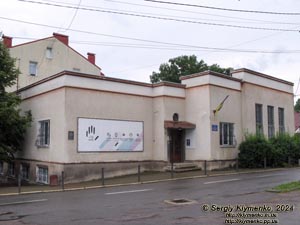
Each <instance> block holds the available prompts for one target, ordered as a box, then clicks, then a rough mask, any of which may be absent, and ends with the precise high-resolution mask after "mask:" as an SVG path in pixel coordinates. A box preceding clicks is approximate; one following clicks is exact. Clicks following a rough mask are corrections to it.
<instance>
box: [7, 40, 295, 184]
mask: <svg viewBox="0 0 300 225" xmlns="http://www.w3.org/2000/svg"><path fill="white" fill-rule="evenodd" d="M65 37H66V36H65ZM49 43H52V45H50V46H52V51H53V52H52V58H51V59H47V54H48V53H47V48H48V46H49ZM28 49H31V50H30V52H33V53H32V54H29V53H28ZM56 49H57V51H58V52H56ZM10 51H11V55H12V56H13V57H15V58H17V59H20V60H19V61H18V60H17V61H16V63H18V62H20V64H19V68H20V69H21V71H22V74H21V75H20V77H19V83H18V85H19V86H18V93H20V95H21V97H22V100H23V101H22V104H21V107H22V110H24V111H26V110H31V112H32V115H33V119H34V120H33V122H32V125H31V127H30V128H29V129H28V132H27V134H26V141H25V143H24V149H23V151H22V152H21V153H20V154H19V155H18V160H17V162H16V164H17V165H21V170H22V174H24V175H23V177H24V178H26V179H28V180H30V181H37V182H42V183H49V182H50V176H51V175H57V176H60V174H61V172H62V171H64V172H65V174H66V179H67V180H66V181H67V182H73V181H78V180H89V179H97V178H99V177H101V168H105V171H106V176H117V175H123V174H129V173H134V172H136V170H137V165H141V168H142V170H163V168H164V167H165V166H167V165H169V164H170V162H172V161H173V162H176V163H181V162H193V163H195V164H197V165H198V166H199V167H202V166H203V162H204V160H207V161H214V160H222V161H223V162H224V165H225V164H226V163H225V162H229V163H227V164H226V165H229V164H230V163H234V160H235V159H236V157H237V155H238V145H239V144H240V143H241V141H242V140H243V138H244V135H245V134H246V133H256V132H263V133H264V134H265V135H266V136H267V137H268V136H269V137H270V136H273V135H275V134H276V133H278V132H288V133H293V132H294V112H293V84H292V83H290V82H287V81H284V80H281V79H278V78H275V77H272V76H268V75H265V74H261V73H258V72H255V71H252V70H248V69H238V70H234V71H233V72H232V75H231V76H226V75H223V74H220V73H216V72H211V71H206V72H202V73H197V74H192V75H188V76H184V77H181V84H175V83H170V82H161V83H158V84H148V83H141V82H135V81H130V80H123V79H116V78H111V77H106V76H103V74H101V70H100V68H99V67H97V66H96V65H94V61H93V62H90V61H89V60H86V59H85V58H84V57H82V56H80V55H79V54H78V53H77V52H75V51H74V50H73V49H71V48H70V47H69V46H68V45H67V44H66V43H63V42H62V41H61V40H60V38H59V34H55V35H54V37H50V38H46V39H42V40H38V41H35V42H31V43H25V44H24V45H19V46H16V47H12V46H11V48H10ZM38 52H40V53H38ZM45 57H46V58H45ZM38 59H41V61H39V60H38ZM31 61H35V62H37V64H38V65H40V67H38V68H39V69H38V70H37V71H38V72H37V74H36V75H35V76H34V77H32V75H31V74H30V73H28V71H30V66H28V65H29V63H30V62H31ZM64 61H65V65H64V63H62V62H64ZM55 62H57V65H56V63H55ZM52 64H53V65H52ZM54 64H55V65H54ZM17 65H18V64H17ZM25 65H26V66H25ZM50 65H52V66H50ZM75 67H76V68H78V69H80V71H78V70H77V69H76V70H75V69H74V68H75ZM217 165H220V164H217ZM10 167H12V166H10ZM3 170H4V169H3ZM8 170H9V168H8ZM11 170H12V169H11Z"/></svg>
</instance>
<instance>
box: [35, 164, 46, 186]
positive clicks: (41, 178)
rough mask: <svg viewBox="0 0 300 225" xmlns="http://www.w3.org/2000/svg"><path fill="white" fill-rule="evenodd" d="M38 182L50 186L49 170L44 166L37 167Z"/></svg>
mask: <svg viewBox="0 0 300 225" xmlns="http://www.w3.org/2000/svg"><path fill="white" fill-rule="evenodd" d="M36 181H37V182H39V183H44V184H48V168H47V167H44V166H38V167H37V174H36Z"/></svg>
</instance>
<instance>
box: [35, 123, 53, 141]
mask: <svg viewBox="0 0 300 225" xmlns="http://www.w3.org/2000/svg"><path fill="white" fill-rule="evenodd" d="M37 145H38V146H39V147H48V146H49V145H50V120H43V121H39V134H38V140H37Z"/></svg>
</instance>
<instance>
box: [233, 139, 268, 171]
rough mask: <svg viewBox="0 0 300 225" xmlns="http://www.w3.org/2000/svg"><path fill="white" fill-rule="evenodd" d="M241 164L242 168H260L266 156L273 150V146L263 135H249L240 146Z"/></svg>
mask: <svg viewBox="0 0 300 225" xmlns="http://www.w3.org/2000/svg"><path fill="white" fill-rule="evenodd" d="M239 150H240V152H239V156H238V157H239V166H240V167H242V168H260V167H263V166H264V158H265V157H268V156H269V155H270V154H271V152H272V146H271V145H270V143H269V142H268V141H267V140H266V138H265V137H264V136H262V135H251V134H250V135H247V136H246V140H245V141H243V142H242V143H241V144H240V146H239Z"/></svg>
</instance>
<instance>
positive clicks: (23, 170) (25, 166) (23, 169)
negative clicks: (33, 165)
mask: <svg viewBox="0 0 300 225" xmlns="http://www.w3.org/2000/svg"><path fill="white" fill-rule="evenodd" d="M21 177H22V179H23V180H29V165H28V164H21Z"/></svg>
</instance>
